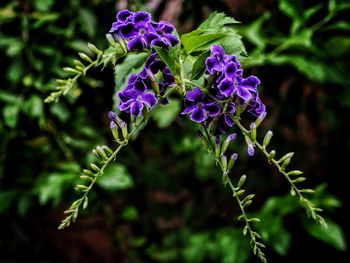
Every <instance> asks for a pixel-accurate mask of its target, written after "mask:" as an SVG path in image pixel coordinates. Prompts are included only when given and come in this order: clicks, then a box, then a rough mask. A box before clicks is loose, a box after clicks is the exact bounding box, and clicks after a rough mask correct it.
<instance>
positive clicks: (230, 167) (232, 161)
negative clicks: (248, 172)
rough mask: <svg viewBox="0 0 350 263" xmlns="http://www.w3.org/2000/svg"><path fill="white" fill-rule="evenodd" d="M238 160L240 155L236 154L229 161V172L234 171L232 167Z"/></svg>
mask: <svg viewBox="0 0 350 263" xmlns="http://www.w3.org/2000/svg"><path fill="white" fill-rule="evenodd" d="M237 158H238V154H237V153H234V154H232V155H231V158H230V160H229V161H228V165H227V170H229V171H230V170H231V169H232V167H233V165H234V164H235V162H236V160H237Z"/></svg>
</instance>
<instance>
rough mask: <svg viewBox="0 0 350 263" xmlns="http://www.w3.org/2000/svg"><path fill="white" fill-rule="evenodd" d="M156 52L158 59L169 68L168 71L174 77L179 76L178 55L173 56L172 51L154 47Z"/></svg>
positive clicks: (173, 52)
mask: <svg viewBox="0 0 350 263" xmlns="http://www.w3.org/2000/svg"><path fill="white" fill-rule="evenodd" d="M154 49H155V50H156V51H157V54H158V56H159V57H160V59H161V60H162V61H163V62H164V63H165V64H166V65H167V66H168V67H169V69H170V71H171V72H172V73H173V74H174V75H175V76H177V75H179V72H180V65H179V57H178V54H175V51H174V50H173V49H170V50H168V49H164V48H161V47H154Z"/></svg>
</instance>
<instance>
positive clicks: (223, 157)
mask: <svg viewBox="0 0 350 263" xmlns="http://www.w3.org/2000/svg"><path fill="white" fill-rule="evenodd" d="M220 161H221V166H222V169H223V170H224V171H226V170H227V157H226V156H225V155H221V157H220Z"/></svg>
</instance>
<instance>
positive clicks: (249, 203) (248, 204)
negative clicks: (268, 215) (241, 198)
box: [243, 200, 253, 208]
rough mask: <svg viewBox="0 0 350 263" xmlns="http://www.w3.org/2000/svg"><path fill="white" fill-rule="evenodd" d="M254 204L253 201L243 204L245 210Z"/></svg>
mask: <svg viewBox="0 0 350 263" xmlns="http://www.w3.org/2000/svg"><path fill="white" fill-rule="evenodd" d="M252 203H253V201H252V200H248V201H246V202H245V203H244V204H243V208H245V207H247V206H250V205H251V204H252Z"/></svg>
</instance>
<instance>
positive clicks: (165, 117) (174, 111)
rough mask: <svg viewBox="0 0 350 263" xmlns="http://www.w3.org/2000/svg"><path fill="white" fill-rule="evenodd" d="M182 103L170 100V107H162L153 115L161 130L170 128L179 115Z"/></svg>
mask: <svg viewBox="0 0 350 263" xmlns="http://www.w3.org/2000/svg"><path fill="white" fill-rule="evenodd" d="M180 111H181V102H180V101H179V100H175V99H174V100H169V104H168V105H160V106H159V107H157V109H156V110H155V112H154V113H153V119H154V120H155V122H156V123H157V126H158V127H159V128H166V127H168V126H169V125H170V124H171V123H172V122H173V121H174V120H175V119H176V117H177V116H178V115H179V113H180Z"/></svg>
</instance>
